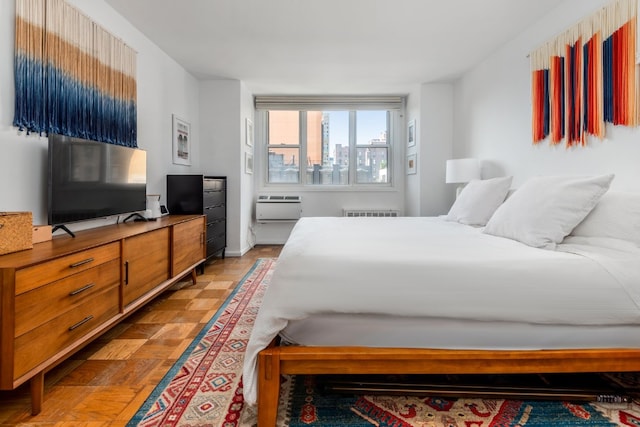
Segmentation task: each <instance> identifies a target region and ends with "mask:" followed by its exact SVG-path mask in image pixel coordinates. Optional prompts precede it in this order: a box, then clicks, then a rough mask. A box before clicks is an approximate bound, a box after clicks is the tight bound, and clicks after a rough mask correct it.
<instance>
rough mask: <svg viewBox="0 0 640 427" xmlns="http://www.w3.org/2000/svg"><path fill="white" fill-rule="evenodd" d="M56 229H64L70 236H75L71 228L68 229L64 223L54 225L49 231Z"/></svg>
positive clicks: (52, 231)
mask: <svg viewBox="0 0 640 427" xmlns="http://www.w3.org/2000/svg"><path fill="white" fill-rule="evenodd" d="M56 230H64V231H66V232H67V233H68V234H69V235H70V236H71V237H76V235H75V234H73V232H72V231H71V230H69V229H68V228H67V226H66V225H56V226H54V227H53V228H52V229H51V233H54V232H55V231H56Z"/></svg>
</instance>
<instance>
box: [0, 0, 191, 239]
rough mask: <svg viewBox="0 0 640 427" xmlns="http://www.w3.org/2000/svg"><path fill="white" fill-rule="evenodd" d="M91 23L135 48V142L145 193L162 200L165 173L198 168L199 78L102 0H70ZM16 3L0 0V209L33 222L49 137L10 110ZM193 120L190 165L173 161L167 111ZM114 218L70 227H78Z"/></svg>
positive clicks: (40, 215)
mask: <svg viewBox="0 0 640 427" xmlns="http://www.w3.org/2000/svg"><path fill="white" fill-rule="evenodd" d="M68 1H69V3H71V4H73V5H74V6H75V7H77V8H78V9H80V10H81V11H82V12H83V13H84V14H86V15H87V16H88V17H90V18H91V19H92V20H93V21H95V22H96V23H98V24H100V25H101V26H103V27H104V28H106V29H107V30H108V31H109V32H111V33H112V34H113V35H115V36H116V37H118V38H120V39H122V40H123V41H124V42H125V43H127V44H128V45H129V46H131V47H132V48H133V49H135V50H136V51H137V52H138V60H137V64H138V79H137V81H138V104H137V108H138V146H139V147H140V148H142V149H144V150H146V151H147V174H148V175H147V180H148V184H147V185H148V187H147V193H149V194H161V200H162V203H164V201H165V200H166V197H165V193H166V183H165V176H166V174H167V173H192V172H196V173H198V171H199V170H200V163H199V159H200V155H199V150H200V144H199V117H198V108H199V107H198V82H197V80H196V79H195V78H194V77H193V76H191V75H190V74H189V73H187V72H186V71H185V70H184V69H183V68H182V67H181V66H179V65H178V64H177V63H176V62H175V61H174V60H172V59H171V58H169V57H168V56H167V55H166V54H165V53H164V52H163V51H162V50H160V49H159V48H158V47H157V46H156V45H154V44H153V43H151V42H150V41H149V40H148V39H147V38H146V37H145V36H144V35H143V34H142V33H140V32H139V31H138V30H136V29H135V28H134V27H132V26H131V25H130V24H129V22H128V21H126V20H125V19H124V18H122V17H121V16H120V15H119V14H117V13H116V12H115V11H114V10H113V9H112V8H111V7H110V6H109V5H107V4H106V3H105V2H104V1H102V0H92V1H82V0H68ZM14 17H15V3H14V2H13V1H2V2H0V31H1V33H0V67H1V68H0V152H2V155H0V211H23V210H24V211H31V212H33V216H34V223H35V224H46V221H47V201H46V186H47V177H46V174H47V141H46V138H44V137H38V136H37V135H29V136H27V135H25V134H24V133H19V132H18V131H17V129H16V128H14V127H12V126H11V123H12V121H13V113H14V105H13V102H14V89H13V52H14V29H15V24H14ZM174 113H175V114H177V115H179V116H180V117H182V118H184V119H187V120H188V121H189V122H190V123H191V132H192V145H191V149H192V154H193V156H192V162H193V163H192V166H190V167H189V166H179V165H173V164H172V156H171V126H172V124H171V114H174ZM115 220H116V218H108V219H104V220H101V221H89V222H83V223H78V224H74V225H73V226H71V227H69V228H71V229H72V230H78V229H82V228H87V227H93V226H97V225H103V224H108V223H114V222H115Z"/></svg>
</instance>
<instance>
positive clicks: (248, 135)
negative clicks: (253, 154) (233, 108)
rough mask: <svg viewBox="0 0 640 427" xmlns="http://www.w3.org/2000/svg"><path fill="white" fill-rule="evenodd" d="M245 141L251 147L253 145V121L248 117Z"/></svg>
mask: <svg viewBox="0 0 640 427" xmlns="http://www.w3.org/2000/svg"><path fill="white" fill-rule="evenodd" d="M245 142H246V144H247V145H248V146H249V147H253V122H252V121H251V119H250V118H248V117H247V121H246V122H245Z"/></svg>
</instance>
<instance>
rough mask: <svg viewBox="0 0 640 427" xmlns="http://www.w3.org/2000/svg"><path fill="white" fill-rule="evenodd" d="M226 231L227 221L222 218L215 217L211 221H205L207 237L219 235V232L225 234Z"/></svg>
mask: <svg viewBox="0 0 640 427" xmlns="http://www.w3.org/2000/svg"><path fill="white" fill-rule="evenodd" d="M226 232H227V221H226V220H225V219H224V218H223V219H216V220H214V221H212V222H209V223H207V239H211V238H213V237H214V236H219V235H220V234H226Z"/></svg>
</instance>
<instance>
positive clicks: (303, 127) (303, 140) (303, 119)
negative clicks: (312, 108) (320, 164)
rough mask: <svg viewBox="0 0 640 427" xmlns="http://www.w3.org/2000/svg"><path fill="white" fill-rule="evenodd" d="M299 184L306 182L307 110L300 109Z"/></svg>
mask: <svg viewBox="0 0 640 427" xmlns="http://www.w3.org/2000/svg"><path fill="white" fill-rule="evenodd" d="M299 128H300V139H299V141H300V184H302V185H306V184H307V112H306V111H300V126H299Z"/></svg>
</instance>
